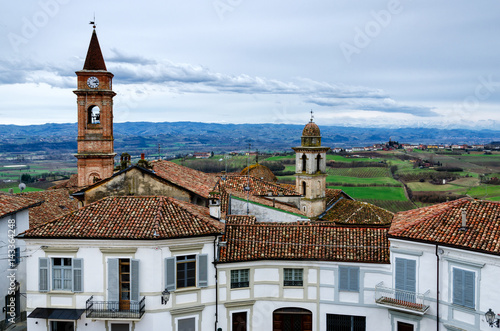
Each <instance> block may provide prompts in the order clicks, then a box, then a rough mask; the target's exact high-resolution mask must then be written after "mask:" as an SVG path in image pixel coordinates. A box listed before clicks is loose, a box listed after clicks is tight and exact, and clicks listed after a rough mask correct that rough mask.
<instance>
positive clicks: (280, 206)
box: [221, 190, 303, 215]
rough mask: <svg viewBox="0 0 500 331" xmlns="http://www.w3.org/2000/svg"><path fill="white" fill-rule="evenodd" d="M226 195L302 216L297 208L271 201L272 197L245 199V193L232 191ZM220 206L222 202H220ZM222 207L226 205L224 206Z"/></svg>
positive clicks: (249, 197)
mask: <svg viewBox="0 0 500 331" xmlns="http://www.w3.org/2000/svg"><path fill="white" fill-rule="evenodd" d="M227 193H229V194H230V195H231V196H233V197H236V198H240V199H242V200H246V199H247V198H248V201H251V202H254V203H257V204H261V205H264V206H268V207H272V208H276V209H281V210H282V211H286V212H289V213H294V214H299V215H303V212H302V211H301V210H300V209H299V208H297V207H296V206H294V205H292V204H288V203H284V202H280V201H277V200H273V198H272V197H260V196H255V195H249V196H248V197H247V195H246V193H242V192H238V191H232V190H227ZM224 197H226V198H229V195H225V196H224ZM221 205H222V202H221ZM224 205H227V203H226V204H224Z"/></svg>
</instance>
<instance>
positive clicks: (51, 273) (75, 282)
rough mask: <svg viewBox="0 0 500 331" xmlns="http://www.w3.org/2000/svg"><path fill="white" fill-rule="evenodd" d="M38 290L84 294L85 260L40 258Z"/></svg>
mask: <svg viewBox="0 0 500 331" xmlns="http://www.w3.org/2000/svg"><path fill="white" fill-rule="evenodd" d="M38 277H39V279H38V290H39V291H40V292H47V291H49V290H50V289H52V290H53V291H73V292H83V259H73V258H68V257H54V258H51V259H50V258H40V259H39V262H38Z"/></svg>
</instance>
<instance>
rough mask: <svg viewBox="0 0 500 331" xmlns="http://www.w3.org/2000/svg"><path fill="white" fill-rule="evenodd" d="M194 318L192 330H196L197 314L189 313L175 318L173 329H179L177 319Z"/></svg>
mask: <svg viewBox="0 0 500 331" xmlns="http://www.w3.org/2000/svg"><path fill="white" fill-rule="evenodd" d="M191 318H194V331H198V319H199V315H189V316H180V317H176V318H175V331H179V320H187V319H191Z"/></svg>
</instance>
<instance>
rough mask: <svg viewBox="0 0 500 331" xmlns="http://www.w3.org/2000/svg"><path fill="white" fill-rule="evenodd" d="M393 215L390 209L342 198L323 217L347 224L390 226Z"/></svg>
mask: <svg viewBox="0 0 500 331" xmlns="http://www.w3.org/2000/svg"><path fill="white" fill-rule="evenodd" d="M393 217H394V214H393V213H391V212H390V211H387V210H385V209H382V208H380V207H377V206H375V205H372V204H370V203H367V202H362V201H354V200H348V199H340V200H339V201H338V202H337V203H336V204H335V205H334V206H333V207H332V208H331V209H330V210H328V212H327V213H326V214H325V215H324V216H323V217H321V219H322V220H323V221H329V222H335V223H336V224H345V225H364V226H366V225H377V226H389V225H390V224H391V221H392V218H393Z"/></svg>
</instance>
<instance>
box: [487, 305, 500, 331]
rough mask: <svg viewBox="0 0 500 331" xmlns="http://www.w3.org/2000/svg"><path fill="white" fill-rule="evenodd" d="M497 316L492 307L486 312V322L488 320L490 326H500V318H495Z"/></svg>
mask: <svg viewBox="0 0 500 331" xmlns="http://www.w3.org/2000/svg"><path fill="white" fill-rule="evenodd" d="M495 316H496V315H495V312H494V311H493V310H491V308H490V309H489V310H488V311H487V312H486V313H485V314H484V317H485V318H486V322H488V324H489V325H490V327H494V326H496V327H497V328H500V320H499V319H498V318H495Z"/></svg>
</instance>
